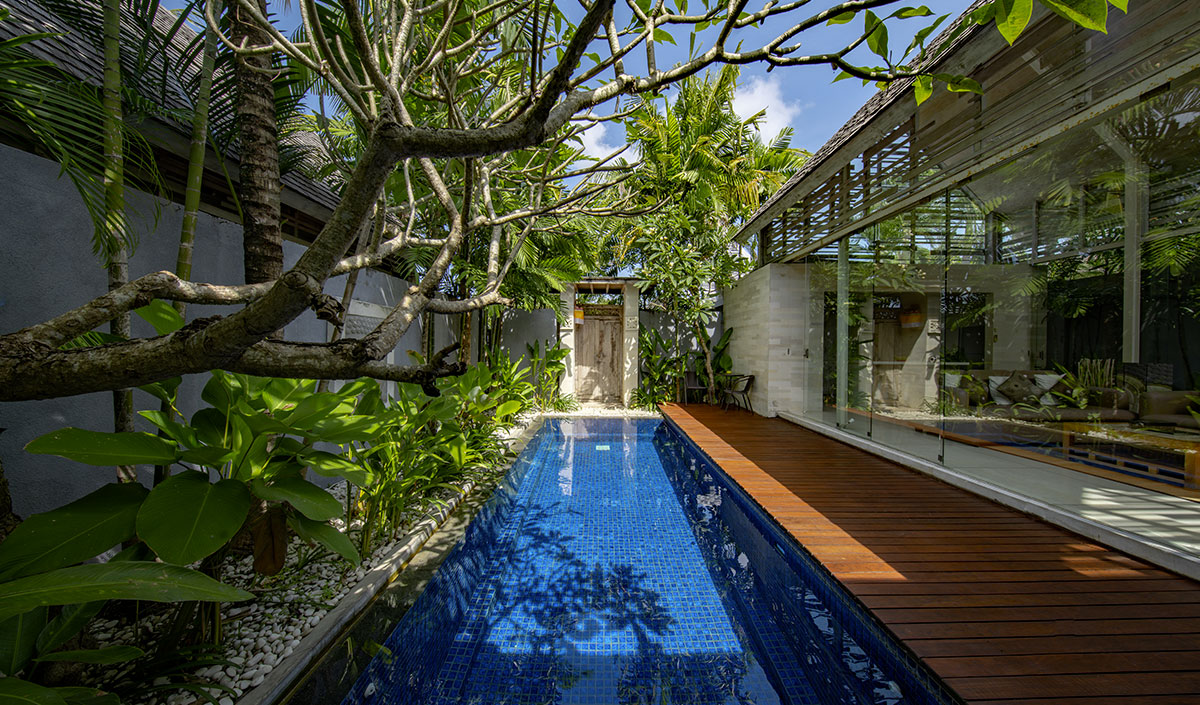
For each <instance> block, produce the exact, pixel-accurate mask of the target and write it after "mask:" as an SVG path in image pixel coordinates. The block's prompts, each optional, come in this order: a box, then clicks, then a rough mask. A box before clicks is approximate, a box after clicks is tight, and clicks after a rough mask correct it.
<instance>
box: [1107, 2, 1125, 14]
mask: <svg viewBox="0 0 1200 705" xmlns="http://www.w3.org/2000/svg"><path fill="white" fill-rule="evenodd" d="M1108 2H1109V4H1110V5H1112V6H1113V7H1115V8H1117V9H1118V10H1120V11H1121V12H1124V13H1126V14H1128V13H1129V0H1108Z"/></svg>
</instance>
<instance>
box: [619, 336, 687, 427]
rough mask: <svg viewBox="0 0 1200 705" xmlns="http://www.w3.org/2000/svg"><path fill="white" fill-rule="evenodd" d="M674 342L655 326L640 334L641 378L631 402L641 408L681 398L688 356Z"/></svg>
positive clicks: (656, 405) (652, 406)
mask: <svg viewBox="0 0 1200 705" xmlns="http://www.w3.org/2000/svg"><path fill="white" fill-rule="evenodd" d="M674 351H675V346H674V345H672V344H671V343H669V342H668V341H667V340H666V339H665V338H663V336H662V334H661V333H659V332H658V331H657V330H655V329H653V328H643V329H642V330H641V333H640V334H639V335H638V356H639V358H640V359H641V373H642V374H641V378H640V380H639V381H638V387H637V389H635V390H634V391H633V394H632V395H631V399H630V404H631V405H632V406H634V407H635V408H639V409H655V408H657V407H658V405H659V404H662V403H665V402H668V401H673V400H675V399H678V398H679V397H678V394H679V389H678V388H679V384H680V381H681V380H682V379H683V376H684V366H685V362H686V358H685V357H684V356H682V355H676V354H675V352H674Z"/></svg>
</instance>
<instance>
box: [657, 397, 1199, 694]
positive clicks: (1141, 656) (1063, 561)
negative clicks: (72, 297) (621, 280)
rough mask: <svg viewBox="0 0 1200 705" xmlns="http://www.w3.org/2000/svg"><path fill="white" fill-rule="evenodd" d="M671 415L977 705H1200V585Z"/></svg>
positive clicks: (749, 430) (845, 451) (775, 435)
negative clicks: (866, 490)
mask: <svg viewBox="0 0 1200 705" xmlns="http://www.w3.org/2000/svg"><path fill="white" fill-rule="evenodd" d="M663 411H664V413H665V414H666V415H667V416H668V417H669V418H670V419H671V420H672V421H673V422H674V423H676V424H677V425H678V426H679V427H680V428H681V429H682V430H683V431H684V432H685V433H687V434H688V435H689V436H690V437H691V438H692V439H693V440H694V441H696V443H697V444H698V445H699V446H700V447H701V448H702V449H703V450H704V451H705V452H706V453H708V454H709V456H710V457H711V458H712V459H713V460H714V461H716V462H717V463H718V464H719V465H720V466H721V467H722V468H723V469H724V470H725V471H726V472H727V473H728V474H729V475H730V477H732V478H733V480H734V481H735V482H737V483H738V484H739V485H740V486H741V487H742V489H744V490H745V491H746V492H747V493H748V494H750V496H751V497H753V498H754V500H755V501H756V502H758V503H759V504H760V506H762V507H763V509H765V510H766V511H767V512H768V513H769V514H771V515H772V516H773V517H774V518H775V520H776V521H777V522H779V524H780V525H781V526H783V528H784V529H785V530H787V531H788V532H789V533H790V534H791V535H792V536H793V537H794V538H795V539H796V540H797V541H798V542H799V543H800V544H801V545H802V546H804V547H805V549H806V550H807V551H809V552H810V553H811V554H812V555H813V557H814V558H815V559H816V560H818V561H819V562H821V563H822V564H823V565H824V566H825V567H826V568H827V569H828V570H829V571H830V573H832V574H833V576H834V577H835V578H837V579H838V580H839V581H841V582H842V584H843V585H844V586H845V587H846V589H847V590H848V591H849V592H850V593H851V594H853V595H855V596H856V597H857V598H858V599H859V600H861V601H862V602H863V604H865V605H866V606H867V607H868V609H871V610H872V611H873V613H874V614H875V616H876V617H877V618H878V619H879V621H880V622H881V623H882V624H884V626H886V627H887V628H888V629H889V630H891V632H892V633H893V634H894V635H896V636H897V638H898V639H899V640H900V641H902V642H904V643H905V644H907V645H908V647H909V648H910V649H912V651H913V653H915V654H917V655H918V656H919V657H921V658H923V659H924V660H925V662H926V664H927V665H928V666H929V667H930V668H931V669H932V670H933V671H934V672H935V673H938V674H939V675H940V676H941V677H942V678H943V679H945V681H946V683H947V684H948V685H950V687H952V688H954V689H955V690H956V691H957V692H958V693H959V694H960V695H962V696H963V697H964V699H966V700H967V701H969V702H972V703H989V704H994V705H1001V704H1005V705H1016V704H1017V703H1026V704H1027V705H1034V704H1036V705H1056V704H1059V703H1074V704H1077V705H1084V704H1085V703H1086V704H1087V705H1117V704H1121V705H1135V704H1138V705H1140V704H1141V703H1145V704H1146V705H1174V704H1176V703H1193V704H1197V705H1200V584H1197V583H1196V582H1193V581H1191V580H1187V579H1184V578H1180V577H1178V576H1175V575H1174V574H1172V573H1170V572H1168V571H1165V570H1162V569H1159V568H1157V567H1155V566H1152V565H1149V564H1147V563H1146V562H1144V561H1141V560H1139V559H1136V558H1133V557H1131V556H1128V555H1125V554H1123V553H1120V552H1119V551H1115V550H1113V549H1110V548H1107V547H1104V546H1100V545H1097V544H1096V543H1094V542H1092V541H1090V540H1087V539H1083V538H1081V537H1079V536H1076V535H1074V534H1071V533H1069V532H1068V531H1066V530H1063V529H1060V528H1058V527H1056V526H1051V525H1049V524H1046V523H1044V522H1041V521H1039V520H1037V519H1033V518H1031V517H1028V516H1026V515H1024V514H1021V513H1019V512H1016V511H1013V510H1010V509H1008V508H1006V507H1002V506H1000V505H998V504H995V503H993V502H990V501H988V500H986V499H983V498H980V497H976V496H975V495H972V494H970V493H968V492H966V491H963V490H960V489H957V488H954V487H951V486H949V485H946V484H944V483H941V482H939V481H937V480H934V479H932V478H929V477H927V476H924V475H920V474H918V473H916V472H913V471H911V470H909V469H907V468H903V467H901V466H899V465H896V464H894V463H891V462H890V461H887V460H884V459H882V458H879V457H877V456H874V455H871V454H869V453H867V452H865V451H863V450H861V449H858V448H854V447H852V446H850V445H847V444H844V443H841V442H839V441H835V440H833V439H830V438H827V437H825V436H822V435H820V434H817V433H815V432H812V431H809V430H807V429H803V428H800V427H799V426H796V425H794V424H790V423H788V422H786V421H782V420H780V419H766V418H763V417H760V416H756V415H753V414H750V413H747V412H741V411H735V412H723V411H720V410H718V409H716V408H715V407H708V406H679V405H673V404H669V405H666V406H665V407H664V409H663ZM864 487H869V488H870V491H869V492H864V491H863V488H864Z"/></svg>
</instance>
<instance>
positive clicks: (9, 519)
mask: <svg viewBox="0 0 1200 705" xmlns="http://www.w3.org/2000/svg"><path fill="white" fill-rule="evenodd" d="M0 430H3V429H0ZM20 523H21V519H20V517H18V516H17V515H16V514H14V513H13V508H12V495H10V494H9V493H8V480H7V479H6V478H5V477H4V464H3V463H0V541H3V540H4V539H6V538H8V535H9V534H11V533H12V530H13V529H15V528H17V524H20Z"/></svg>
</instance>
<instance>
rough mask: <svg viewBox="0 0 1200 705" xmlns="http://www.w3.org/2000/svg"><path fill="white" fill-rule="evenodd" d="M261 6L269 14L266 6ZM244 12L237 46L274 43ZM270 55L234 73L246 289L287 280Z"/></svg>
mask: <svg viewBox="0 0 1200 705" xmlns="http://www.w3.org/2000/svg"><path fill="white" fill-rule="evenodd" d="M259 6H260V7H261V8H262V9H263V11H264V12H265V11H266V7H265V4H264V3H263V2H262V0H259ZM242 14H243V11H242V10H240V9H239V8H238V7H237V6H236V5H235V6H234V7H233V17H232V22H231V34H232V38H233V43H234V44H239V45H240V44H242V42H243V40H244V41H245V43H246V44H247V45H248V46H262V45H266V44H270V37H269V36H267V35H266V33H265V32H264V31H263V30H262V29H260V28H259V27H258V26H257V25H256V24H255V23H254V20H253V19H252V18H250V17H243V16H242ZM270 72H271V55H270V54H253V55H250V56H239V57H238V59H237V61H236V63H235V68H234V75H235V76H236V78H237V85H238V95H237V101H238V123H239V124H238V137H239V138H240V145H239V157H240V164H239V172H240V174H239V177H238V199H239V200H240V201H241V206H242V254H243V258H244V261H243V270H244V272H245V278H246V283H247V284H257V283H259V282H266V281H271V280H274V279H278V278H279V277H280V276H281V275H282V274H283V230H282V228H281V226H280V215H279V191H280V181H279V133H278V129H277V126H276V122H275V88H274V86H273V85H272V83H271V73H270Z"/></svg>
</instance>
